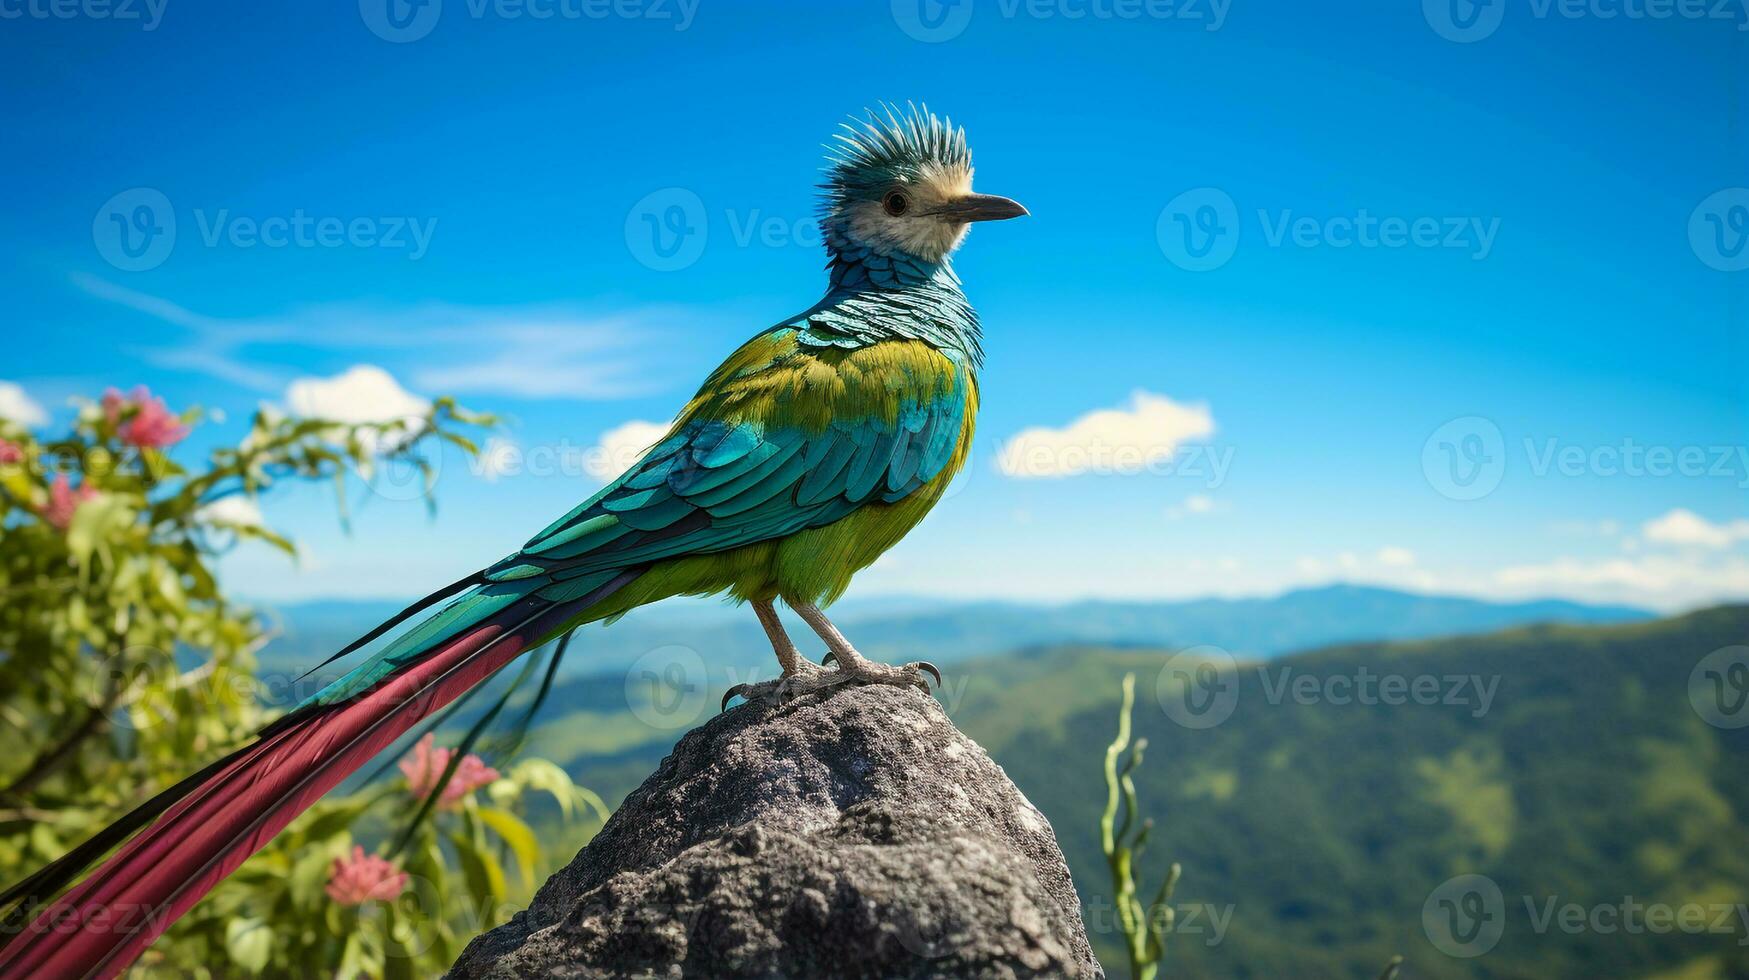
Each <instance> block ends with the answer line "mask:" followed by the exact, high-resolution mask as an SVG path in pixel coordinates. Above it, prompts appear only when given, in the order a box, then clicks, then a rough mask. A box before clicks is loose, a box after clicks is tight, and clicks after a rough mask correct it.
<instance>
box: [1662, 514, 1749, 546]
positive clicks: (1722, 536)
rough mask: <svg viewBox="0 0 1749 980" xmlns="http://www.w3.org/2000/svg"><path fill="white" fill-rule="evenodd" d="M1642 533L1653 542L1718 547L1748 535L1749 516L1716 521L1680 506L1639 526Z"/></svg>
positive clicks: (1746, 537) (1740, 539)
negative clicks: (1721, 522)
mask: <svg viewBox="0 0 1749 980" xmlns="http://www.w3.org/2000/svg"><path fill="white" fill-rule="evenodd" d="M1640 533H1641V534H1643V535H1644V536H1645V538H1646V540H1647V541H1650V542H1652V543H1654V544H1667V545H1677V546H1681V547H1693V548H1710V549H1713V550H1715V551H1716V550H1719V549H1721V548H1729V547H1730V546H1731V545H1733V544H1735V543H1736V542H1738V541H1742V540H1745V539H1749V519H1742V518H1739V519H1737V520H1734V521H1731V522H1729V523H1726V524H1714V523H1712V522H1711V521H1708V520H1707V519H1706V518H1704V517H1702V516H1700V515H1699V514H1696V513H1695V512H1694V511H1692V510H1687V509H1684V508H1681V507H1678V508H1676V509H1675V510H1672V511H1670V512H1669V513H1667V514H1664V515H1663V516H1661V517H1655V518H1653V519H1652V520H1649V521H1647V522H1646V523H1645V524H1644V525H1642V526H1641V527H1640Z"/></svg>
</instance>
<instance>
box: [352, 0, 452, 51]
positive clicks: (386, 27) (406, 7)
mask: <svg viewBox="0 0 1749 980" xmlns="http://www.w3.org/2000/svg"><path fill="white" fill-rule="evenodd" d="M358 16H359V17H360V18H362V19H363V20H364V26H366V27H368V28H370V32H371V33H372V34H375V35H376V36H377V37H380V38H382V39H383V40H385V41H392V42H394V43H395V44H406V43H407V42H409V41H417V40H419V39H420V38H422V37H424V36H425V35H427V34H430V33H431V30H432V28H434V27H436V26H437V19H438V18H439V17H442V16H443V0H358Z"/></svg>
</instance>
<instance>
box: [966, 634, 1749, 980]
mask: <svg viewBox="0 0 1749 980" xmlns="http://www.w3.org/2000/svg"><path fill="white" fill-rule="evenodd" d="M1745 642H1749V607H1727V608H1720V609H1714V610H1709V611H1705V612H1700V613H1696V614H1693V615H1689V616H1685V617H1681V618H1677V619H1671V620H1662V621H1658V622H1654V623H1646V624H1635V625H1628V626H1611V627H1539V628H1530V629H1519V630H1512V631H1508V632H1504V633H1498V634H1490V635H1486V636H1476V637H1460V638H1453V639H1445V640H1436V641H1427V642H1414V643H1398V644H1372V645H1361V646H1350V647H1342V648H1337V649H1330V650H1325V651H1320V652H1315V653H1310V654H1305V655H1301V656H1297V657H1292V658H1287V659H1284V660H1277V661H1273V662H1271V663H1268V664H1252V665H1239V666H1238V667H1237V668H1236V670H1234V671H1233V672H1232V673H1231V674H1230V675H1227V676H1228V677H1229V678H1230V680H1231V681H1232V682H1233V683H1234V687H1233V690H1234V691H1235V692H1236V700H1232V701H1231V702H1230V703H1231V714H1230V715H1229V716H1227V717H1226V718H1225V720H1224V721H1221V722H1220V723H1219V724H1215V725H1212V726H1211V727H1206V728H1191V727H1185V726H1183V725H1180V724H1178V723H1177V722H1175V721H1174V720H1173V718H1172V717H1171V716H1169V714H1168V712H1167V711H1166V710H1163V709H1162V707H1161V706H1160V704H1159V702H1158V700H1157V694H1158V691H1159V688H1160V686H1161V685H1160V684H1159V683H1158V681H1159V678H1160V675H1161V673H1162V666H1163V665H1164V664H1165V663H1166V662H1167V658H1168V656H1169V654H1168V653H1165V652H1161V651H1141V650H1110V649H1084V648H1058V649H1050V650H1039V651H1031V652H1028V653H1025V654H1022V655H1019V656H1015V657H1005V658H1001V659H999V660H994V659H993V660H987V661H980V662H976V663H972V664H967V665H965V667H964V668H963V669H962V670H961V671H960V672H959V678H958V680H959V681H961V682H962V683H963V684H964V687H963V690H962V691H961V692H960V693H961V697H960V703H958V704H957V705H955V704H953V700H952V698H953V697H954V693H955V692H954V691H953V690H952V682H953V681H954V680H955V679H954V678H950V691H949V698H950V702H949V703H950V706H951V707H953V708H954V709H955V720H956V721H957V722H958V723H959V724H960V726H961V727H962V728H963V729H965V730H966V731H967V732H968V733H969V734H971V735H972V736H973V737H974V738H976V739H978V740H979V741H980V742H981V743H982V744H984V745H985V746H986V747H988V748H989V749H990V750H991V752H992V753H993V754H994V755H995V756H996V758H997V759H998V760H999V761H1000V762H1001V763H1002V764H1003V766H1004V767H1005V768H1006V769H1007V771H1008V773H1009V775H1010V776H1012V777H1013V779H1014V780H1015V782H1016V783H1017V784H1019V785H1020V787H1021V788H1022V789H1023V790H1024V791H1025V792H1026V793H1027V794H1028V796H1029V797H1030V798H1031V799H1032V800H1033V801H1034V803H1036V804H1037V805H1038V806H1039V807H1040V809H1042V810H1043V811H1044V812H1045V813H1046V815H1047V816H1049V817H1050V819H1051V822H1052V824H1053V825H1054V826H1055V827H1056V829H1057V834H1058V837H1059V838H1060V839H1061V841H1062V843H1063V847H1064V850H1065V852H1067V853H1068V855H1069V858H1070V863H1071V866H1072V868H1073V871H1074V874H1075V879H1076V882H1077V883H1078V885H1079V886H1080V888H1081V890H1082V896H1083V898H1084V900H1085V901H1086V903H1087V907H1088V909H1089V926H1090V929H1091V930H1092V931H1093V933H1094V942H1095V945H1096V947H1098V948H1099V949H1100V952H1101V955H1102V958H1103V959H1104V960H1105V962H1106V964H1107V966H1108V967H1117V968H1118V969H1117V971H1115V972H1117V975H1120V976H1121V975H1122V972H1121V971H1122V966H1121V964H1122V960H1121V953H1120V951H1119V949H1118V947H1117V946H1116V945H1115V943H1114V935H1113V934H1112V932H1111V931H1110V927H1109V925H1107V924H1106V923H1108V922H1109V918H1110V917H1109V913H1108V912H1107V911H1106V909H1108V908H1109V901H1108V900H1107V899H1106V896H1108V895H1109V892H1110V889H1109V885H1108V879H1107V878H1106V876H1105V869H1104V862H1103V859H1102V858H1101V856H1100V854H1099V850H1098V844H1097V835H1096V834H1097V832H1096V821H1097V818H1098V811H1099V808H1100V806H1101V805H1102V803H1103V796H1104V787H1103V783H1102V780H1101V777H1100V775H1099V763H1100V758H1101V756H1100V753H1101V750H1102V747H1103V746H1104V744H1105V743H1106V742H1107V741H1108V740H1109V739H1110V737H1111V734H1112V732H1113V728H1114V724H1115V709H1116V697H1117V691H1118V684H1119V680H1120V678H1121V677H1122V675H1123V674H1124V672H1125V671H1135V672H1136V673H1137V675H1138V705H1137V709H1136V712H1135V722H1136V729H1137V733H1138V734H1139V735H1141V736H1143V737H1146V738H1147V739H1149V748H1148V753H1147V761H1146V762H1145V764H1144V767H1143V769H1142V771H1141V772H1140V774H1139V777H1138V780H1137V782H1138V790H1139V792H1140V795H1141V797H1142V800H1143V802H1144V806H1145V807H1147V809H1148V812H1149V813H1150V814H1151V815H1153V816H1154V817H1155V818H1156V819H1157V821H1158V826H1157V829H1156V832H1155V843H1154V844H1153V845H1152V846H1151V847H1150V852H1149V854H1147V855H1146V856H1145V858H1144V860H1143V866H1144V867H1145V868H1146V869H1147V873H1148V875H1149V878H1148V881H1156V880H1158V875H1159V874H1160V873H1161V872H1162V870H1163V868H1164V866H1165V864H1166V862H1168V861H1169V860H1178V861H1181V862H1182V863H1183V864H1184V866H1185V873H1184V879H1183V882H1182V883H1181V885H1180V887H1179V891H1178V897H1179V902H1178V903H1177V904H1179V905H1180V906H1181V908H1183V907H1186V906H1194V907H1197V911H1195V912H1192V913H1190V916H1193V917H1194V918H1191V917H1187V927H1188V926H1189V925H1190V924H1191V923H1194V924H1196V925H1197V926H1198V927H1199V928H1200V930H1201V931H1200V932H1197V933H1191V932H1189V931H1188V928H1187V932H1186V934H1185V935H1182V936H1180V937H1179V939H1178V941H1177V942H1176V944H1175V945H1174V947H1173V949H1172V952H1171V954H1170V958H1169V959H1170V964H1169V967H1168V969H1167V970H1166V971H1165V975H1167V976H1209V977H1285V976H1296V977H1315V976H1343V977H1362V976H1371V975H1375V974H1376V972H1377V969H1378V966H1379V965H1380V964H1382V963H1383V962H1384V961H1385V960H1386V959H1387V958H1388V957H1389V956H1390V955H1391V954H1392V953H1395V952H1401V953H1403V954H1405V955H1406V956H1407V957H1408V960H1409V962H1408V965H1407V967H1406V968H1405V971H1404V972H1405V976H1410V977H1465V976H1477V977H1539V978H1546V977H1639V976H1658V975H1665V974H1668V975H1669V976H1672V977H1676V976H1683V977H1706V976H1733V977H1735V976H1743V975H1749V965H1746V964H1749V947H1745V946H1744V945H1740V944H1743V943H1749V922H1746V921H1745V913H1743V912H1742V911H1741V906H1740V904H1739V903H1743V902H1745V901H1749V728H1739V729H1736V730H1727V729H1722V728H1718V727H1714V726H1712V725H1709V724H1708V723H1707V722H1706V721H1704V720H1703V719H1702V717H1701V716H1700V714H1699V713H1697V711H1696V710H1695V709H1694V707H1693V706H1692V705H1691V703H1690V700H1689V678H1690V674H1691V673H1692V672H1693V670H1694V668H1695V666H1696V664H1697V663H1698V662H1699V661H1700V660H1701V659H1702V658H1703V657H1705V656H1706V655H1707V654H1708V653H1710V652H1712V651H1714V650H1717V649H1719V648H1722V647H1726V646H1731V645H1735V644H1742V643H1745ZM1363 668H1364V669H1365V671H1366V672H1368V673H1370V675H1371V676H1372V678H1373V681H1372V683H1373V684H1374V685H1375V688H1374V689H1375V690H1377V691H1382V690H1384V689H1385V688H1384V687H1383V686H1381V685H1382V677H1384V676H1397V677H1401V678H1403V682H1404V683H1405V684H1408V683H1410V682H1413V681H1415V680H1416V679H1418V678H1428V679H1429V680H1426V681H1423V682H1422V683H1423V692H1424V693H1426V694H1427V695H1428V700H1432V701H1434V702H1435V703H1417V701H1415V700H1409V701H1408V702H1407V703H1398V704H1385V703H1373V704H1362V703H1332V702H1333V701H1336V700H1340V699H1342V697H1343V695H1345V694H1347V693H1348V692H1349V690H1350V688H1349V687H1348V683H1349V682H1351V681H1354V680H1356V679H1359V678H1361V677H1362V676H1363V674H1362V669H1363ZM1193 676H1194V675H1193ZM1458 678H1469V679H1468V680H1465V681H1462V682H1461V683H1462V684H1463V686H1462V687H1457V686H1456V685H1457V684H1459V683H1460V682H1459V681H1458V680H1457V679H1458ZM1332 681H1334V683H1331V682H1332ZM1430 685H1437V689H1435V687H1433V686H1430ZM1490 685H1492V687H1493V691H1492V696H1491V698H1488V699H1486V700H1485V699H1484V697H1483V695H1482V693H1481V692H1485V691H1487V690H1488V688H1489V686H1490ZM1164 689H1165V693H1166V696H1167V697H1168V698H1172V697H1178V696H1181V695H1182V693H1183V692H1182V690H1181V689H1180V688H1179V687H1178V686H1176V685H1175V684H1174V683H1173V682H1172V681H1171V680H1170V679H1168V680H1167V681H1166V682H1165V684H1164ZM1407 690H1408V691H1413V688H1412V687H1410V688H1408V689H1407ZM1435 690H1437V693H1434V692H1435ZM1296 691H1298V692H1300V693H1299V694H1298V695H1296V694H1295V693H1294V692H1296ZM1448 701H1450V702H1451V703H1445V702H1448ZM1484 706H1485V710H1484ZM1742 710H1745V711H1749V708H1745V709H1742ZM1178 714H1179V716H1180V717H1184V718H1188V719H1190V720H1192V721H1193V723H1200V721H1198V719H1197V718H1196V717H1195V716H1192V715H1188V714H1186V713H1184V712H1182V711H1180V712H1178ZM1203 717H1205V718H1212V717H1214V715H1212V714H1210V715H1205V716H1203ZM1460 874H1480V875H1485V876H1487V877H1488V878H1489V879H1491V880H1492V881H1493V882H1494V883H1496V884H1497V885H1498V887H1499V889H1500V895H1501V899H1500V903H1499V905H1498V906H1492V905H1490V906H1487V907H1485V908H1484V913H1485V914H1487V913H1491V912H1493V911H1494V910H1495V909H1498V911H1499V915H1500V919H1499V921H1500V923H1501V926H1502V929H1503V931H1502V933H1501V935H1500V938H1499V940H1498V942H1497V944H1496V945H1494V946H1493V948H1492V949H1491V950H1490V951H1488V952H1486V953H1484V954H1483V955H1480V956H1476V957H1473V958H1455V957H1452V956H1448V955H1446V954H1445V953H1443V952H1441V951H1440V950H1439V949H1438V948H1436V947H1435V946H1434V944H1433V943H1431V942H1430V941H1429V939H1428V935H1427V933H1426V932H1425V931H1424V929H1423V925H1422V910H1423V905H1424V903H1426V902H1427V900H1428V898H1429V895H1430V893H1431V892H1432V891H1433V889H1435V888H1436V887H1437V886H1439V885H1440V884H1441V883H1442V882H1445V881H1446V880H1448V879H1450V878H1451V877H1453V876H1456V875H1460ZM1551 901H1552V902H1553V905H1552V906H1551V905H1550V903H1551ZM1658 903H1662V904H1665V905H1669V906H1672V907H1673V908H1672V909H1671V914H1672V915H1676V914H1688V915H1691V916H1694V917H1696V918H1695V919H1694V920H1691V928H1695V926H1693V922H1694V921H1698V919H1699V918H1700V917H1704V918H1705V920H1706V921H1705V925H1704V926H1700V927H1699V928H1702V929H1705V930H1711V929H1713V928H1728V929H1729V930H1730V931H1729V932H1728V933H1720V932H1712V931H1701V932H1699V933H1698V934H1697V933H1692V932H1688V933H1685V932H1681V931H1675V930H1669V929H1666V931H1661V932H1654V931H1652V930H1651V929H1649V928H1641V926H1643V925H1645V924H1647V923H1648V922H1649V921H1651V920H1647V919H1646V918H1645V916H1644V915H1643V913H1642V909H1643V908H1644V907H1645V906H1647V905H1649V904H1658ZM1569 904H1571V905H1574V906H1577V907H1578V909H1580V910H1583V915H1584V916H1585V917H1586V918H1587V919H1589V920H1591V921H1593V922H1595V923H1596V924H1595V925H1582V926H1580V927H1578V928H1576V929H1574V928H1571V927H1567V928H1564V927H1563V926H1562V922H1563V918H1562V917H1563V916H1564V915H1567V916H1570V915H1574V914H1577V913H1575V912H1569V911H1563V910H1564V908H1565V907H1566V906H1567V905H1569ZM1685 904H1686V905H1690V906H1693V907H1692V908H1689V909H1687V910H1686V912H1685V910H1684V909H1683V908H1682V906H1684V905H1685ZM1624 906H1627V908H1628V911H1627V913H1626V916H1627V918H1626V919H1624V920H1623V921H1622V923H1621V925H1619V926H1617V925H1615V923H1614V917H1616V916H1617V915H1618V912H1616V911H1612V910H1621V909H1622V908H1623V907H1624ZM1551 908H1552V909H1553V910H1554V912H1555V916H1554V918H1553V919H1549V918H1548V917H1547V912H1548V911H1549V910H1551ZM1210 910H1212V911H1213V912H1214V913H1217V914H1216V915H1215V916H1212V917H1211V914H1210ZM1654 914H1655V915H1656V914H1660V913H1654ZM1228 915H1230V920H1228V923H1229V924H1228V925H1227V926H1226V928H1225V930H1224V931H1223V932H1222V933H1221V934H1220V936H1219V940H1218V941H1216V935H1215V922H1216V920H1217V919H1219V918H1222V917H1225V916H1228ZM1539 923H1547V924H1546V925H1539ZM1652 924H1653V925H1658V924H1662V923H1661V922H1653V923H1652ZM1630 930H1632V931H1630ZM1732 971H1734V972H1732Z"/></svg>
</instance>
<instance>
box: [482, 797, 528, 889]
mask: <svg viewBox="0 0 1749 980" xmlns="http://www.w3.org/2000/svg"><path fill="white" fill-rule="evenodd" d="M479 816H480V820H481V821H483V822H484V823H485V824H486V826H488V827H491V828H492V831H493V832H494V833H496V834H497V835H498V837H499V838H500V839H502V840H503V841H504V843H505V844H507V845H509V847H510V852H511V853H512V854H514V855H516V869H517V871H519V872H521V874H522V880H523V881H525V882H528V883H529V884H533V883H534V868H535V865H536V864H537V863H539V861H540V841H539V840H538V839H536V838H535V836H534V831H533V830H530V829H529V826H528V824H525V823H523V822H522V821H521V820H519V819H517V816H516V814H514V813H511V812H510V811H509V810H500V809H498V808H497V807H490V806H483V807H480V808H479Z"/></svg>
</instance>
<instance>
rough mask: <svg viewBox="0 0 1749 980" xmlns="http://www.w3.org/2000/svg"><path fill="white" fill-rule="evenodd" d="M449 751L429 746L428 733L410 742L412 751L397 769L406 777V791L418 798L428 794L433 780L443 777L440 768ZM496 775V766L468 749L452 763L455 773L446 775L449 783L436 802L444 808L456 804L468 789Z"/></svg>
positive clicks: (444, 763) (458, 803) (470, 791)
mask: <svg viewBox="0 0 1749 980" xmlns="http://www.w3.org/2000/svg"><path fill="white" fill-rule="evenodd" d="M451 751H452V750H450V749H434V748H432V747H431V736H430V735H429V734H427V735H426V736H425V737H424V738H422V739H420V740H419V743H418V744H417V745H415V746H413V753H412V755H411V756H410V757H408V758H405V759H402V760H401V773H402V774H403V775H405V776H406V777H407V790H408V792H410V793H412V794H413V795H414V796H416V797H419V798H421V799H423V798H424V797H425V796H426V795H427V794H429V793H430V792H431V788H432V787H433V786H436V785H437V781H438V780H439V779H441V778H443V770H444V769H446V768H448V767H449V757H450V754H451ZM497 778H498V770H496V769H493V768H492V767H491V766H488V765H486V763H484V762H482V761H481V760H480V757H479V756H477V755H474V754H473V753H469V754H467V755H465V756H463V757H462V761H461V764H459V765H457V766H456V767H455V775H453V776H451V777H450V778H449V785H447V786H445V787H444V788H443V793H442V794H441V795H440V796H438V798H437V805H438V806H441V807H444V808H446V809H453V808H455V807H457V806H460V805H461V802H462V800H464V799H466V798H467V795H468V794H469V793H472V792H473V791H474V790H477V789H479V788H480V787H482V786H485V785H487V784H489V783H491V782H493V781H494V780H496V779H497Z"/></svg>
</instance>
